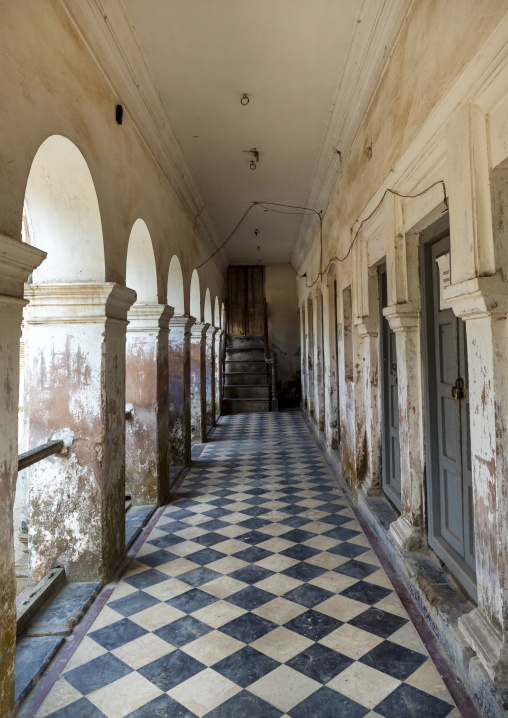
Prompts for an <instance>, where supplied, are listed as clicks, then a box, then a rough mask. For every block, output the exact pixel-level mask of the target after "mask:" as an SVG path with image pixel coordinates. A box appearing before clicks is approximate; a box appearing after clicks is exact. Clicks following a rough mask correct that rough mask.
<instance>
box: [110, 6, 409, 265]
mask: <svg viewBox="0 0 508 718" xmlns="http://www.w3.org/2000/svg"><path fill="white" fill-rule="evenodd" d="M110 1H111V0H110ZM118 2H119V5H120V6H121V9H122V10H123V11H124V14H125V15H126V20H127V23H126V26H130V30H131V31H132V32H133V33H134V36H135V38H136V41H137V48H138V51H140V53H141V55H142V60H143V64H144V66H145V67H146V70H147V73H148V75H149V76H150V77H151V79H152V80H153V84H154V86H155V89H156V92H157V94H158V97H159V99H160V103H161V106H162V108H163V110H164V112H165V113H166V115H167V117H168V118H169V121H170V124H171V125H172V129H173V131H174V133H175V135H176V138H177V141H178V143H179V145H180V147H181V150H182V154H183V157H184V158H185V161H186V163H187V164H188V166H189V167H190V172H191V174H192V175H193V178H194V180H195V184H196V186H197V189H198V191H199V194H200V200H199V201H200V202H201V201H202V204H203V205H205V210H204V213H206V214H207V216H208V217H209V218H210V219H211V221H212V223H213V225H215V229H216V237H215V240H214V241H215V243H216V244H217V243H219V244H220V242H222V241H223V240H224V239H225V238H226V237H227V236H228V235H229V233H230V232H231V230H232V229H233V228H234V227H235V225H236V224H237V222H238V221H239V220H240V218H241V217H242V215H243V213H244V212H245V211H246V210H247V209H248V207H249V206H250V204H251V203H252V202H253V201H262V200H264V201H269V202H277V203H282V204H290V205H299V206H303V207H305V206H311V207H313V208H314V209H316V210H321V209H323V208H324V206H325V205H326V201H327V198H328V195H329V192H330V190H331V188H332V186H333V184H334V182H335V180H336V178H337V173H338V172H339V171H340V158H339V155H338V154H337V152H336V151H335V150H340V151H341V153H342V156H345V153H346V152H347V151H348V149H349V145H350V144H351V142H352V140H353V138H354V134H355V132H356V130H357V128H358V124H359V122H360V120H361V117H362V116H363V113H364V112H365V109H366V107H367V104H368V102H369V100H370V98H371V97H372V93H373V91H374V89H375V86H376V83H377V82H378V80H379V77H380V74H381V71H382V67H383V65H384V63H385V61H386V56H387V49H388V48H389V47H391V45H392V44H393V41H394V38H395V36H396V33H397V31H398V29H399V27H400V24H401V22H402V20H403V18H404V16H405V14H406V12H407V10H408V7H409V4H410V0H213V2H211V1H210V0H143V1H141V0H118ZM120 40H122V38H120ZM244 93H247V95H248V97H249V103H248V104H247V105H245V106H243V105H242V104H241V102H240V100H241V98H242V95H243V94H244ZM251 148H256V149H257V150H258V152H259V162H258V163H256V169H255V170H254V171H253V170H251V169H250V168H249V164H250V162H251V160H252V157H251V155H250V154H249V153H248V152H245V150H250V149H251ZM200 209H201V208H200ZM274 209H278V210H279V211H287V212H290V211H291V210H285V209H284V208H282V207H274ZM302 219H303V217H302V215H301V214H296V215H294V216H288V215H286V214H278V213H274V212H272V211H270V212H268V211H266V210H265V209H263V208H260V207H255V208H254V209H253V210H252V211H251V212H250V213H249V215H248V217H247V218H246V219H245V221H244V223H243V224H242V225H241V227H240V228H239V230H238V231H237V233H236V234H235V236H234V237H233V238H232V239H231V241H230V242H229V243H228V245H227V248H226V249H224V250H223V252H224V253H225V255H226V256H225V258H226V260H227V261H228V262H230V263H233V264H234V263H249V264H250V263H262V264H266V263H272V262H288V261H293V262H294V263H295V266H296V263H297V262H298V261H299V258H301V257H302V256H303V255H302V252H304V250H305V246H306V244H307V242H308V241H309V240H310V237H311V233H312V230H313V229H314V228H315V223H316V222H317V221H318V220H317V217H316V216H315V215H314V216H313V217H311V218H309V219H308V220H307V221H306V222H305V223H303V224H302ZM198 221H199V220H198ZM255 230H258V234H255Z"/></svg>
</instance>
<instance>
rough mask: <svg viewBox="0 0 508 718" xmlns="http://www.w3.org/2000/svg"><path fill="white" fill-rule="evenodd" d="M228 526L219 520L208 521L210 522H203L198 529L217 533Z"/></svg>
mask: <svg viewBox="0 0 508 718" xmlns="http://www.w3.org/2000/svg"><path fill="white" fill-rule="evenodd" d="M228 525H229V524H228V523H226V521H221V519H210V521H204V522H203V523H202V524H199V528H200V529H203V530H204V531H218V530H219V529H223V528H225V527H226V526H228Z"/></svg>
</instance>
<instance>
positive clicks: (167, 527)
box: [157, 517, 189, 534]
mask: <svg viewBox="0 0 508 718" xmlns="http://www.w3.org/2000/svg"><path fill="white" fill-rule="evenodd" d="M167 518H168V519H169V517H167ZM188 528H189V524H185V523H184V522H183V521H178V520H177V519H170V520H168V523H166V524H163V525H162V526H159V525H158V526H157V531H165V532H166V533H167V534H174V533H176V532H177V531H182V530H183V529H188Z"/></svg>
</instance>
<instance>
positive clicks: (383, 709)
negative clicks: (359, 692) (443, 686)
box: [374, 683, 455, 718]
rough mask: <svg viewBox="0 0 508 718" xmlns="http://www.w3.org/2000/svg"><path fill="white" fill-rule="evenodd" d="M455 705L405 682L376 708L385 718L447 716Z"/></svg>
mask: <svg viewBox="0 0 508 718" xmlns="http://www.w3.org/2000/svg"><path fill="white" fill-rule="evenodd" d="M454 707H455V706H452V705H450V704H449V703H446V702H445V701H442V700H440V699H439V698H434V696H431V695H429V694H428V693H424V692H423V691H420V690H418V688H413V686H408V685H407V684H406V683H403V684H402V685H401V686H399V687H398V688H396V689H395V690H394V691H393V693H390V695H389V696H387V697H386V698H385V699H384V700H383V701H381V703H379V704H378V705H377V706H376V708H375V709H374V710H375V711H376V713H379V715H382V716H385V718H393V717H394V716H401V717H402V716H404V718H421V716H425V718H445V716H447V715H449V714H450V713H451V712H452V710H453V709H454Z"/></svg>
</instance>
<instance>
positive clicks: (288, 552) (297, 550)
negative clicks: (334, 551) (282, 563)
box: [281, 543, 321, 561]
mask: <svg viewBox="0 0 508 718" xmlns="http://www.w3.org/2000/svg"><path fill="white" fill-rule="evenodd" d="M318 553H321V551H319V550H318V549H316V548H311V547H310V546H304V545H303V544H301V543H298V544H296V545H295V546H290V547H289V548H287V549H285V551H281V554H282V555H283V556H289V558H295V559H296V560H297V561H305V559H307V558H311V556H315V555H316V554H318Z"/></svg>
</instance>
